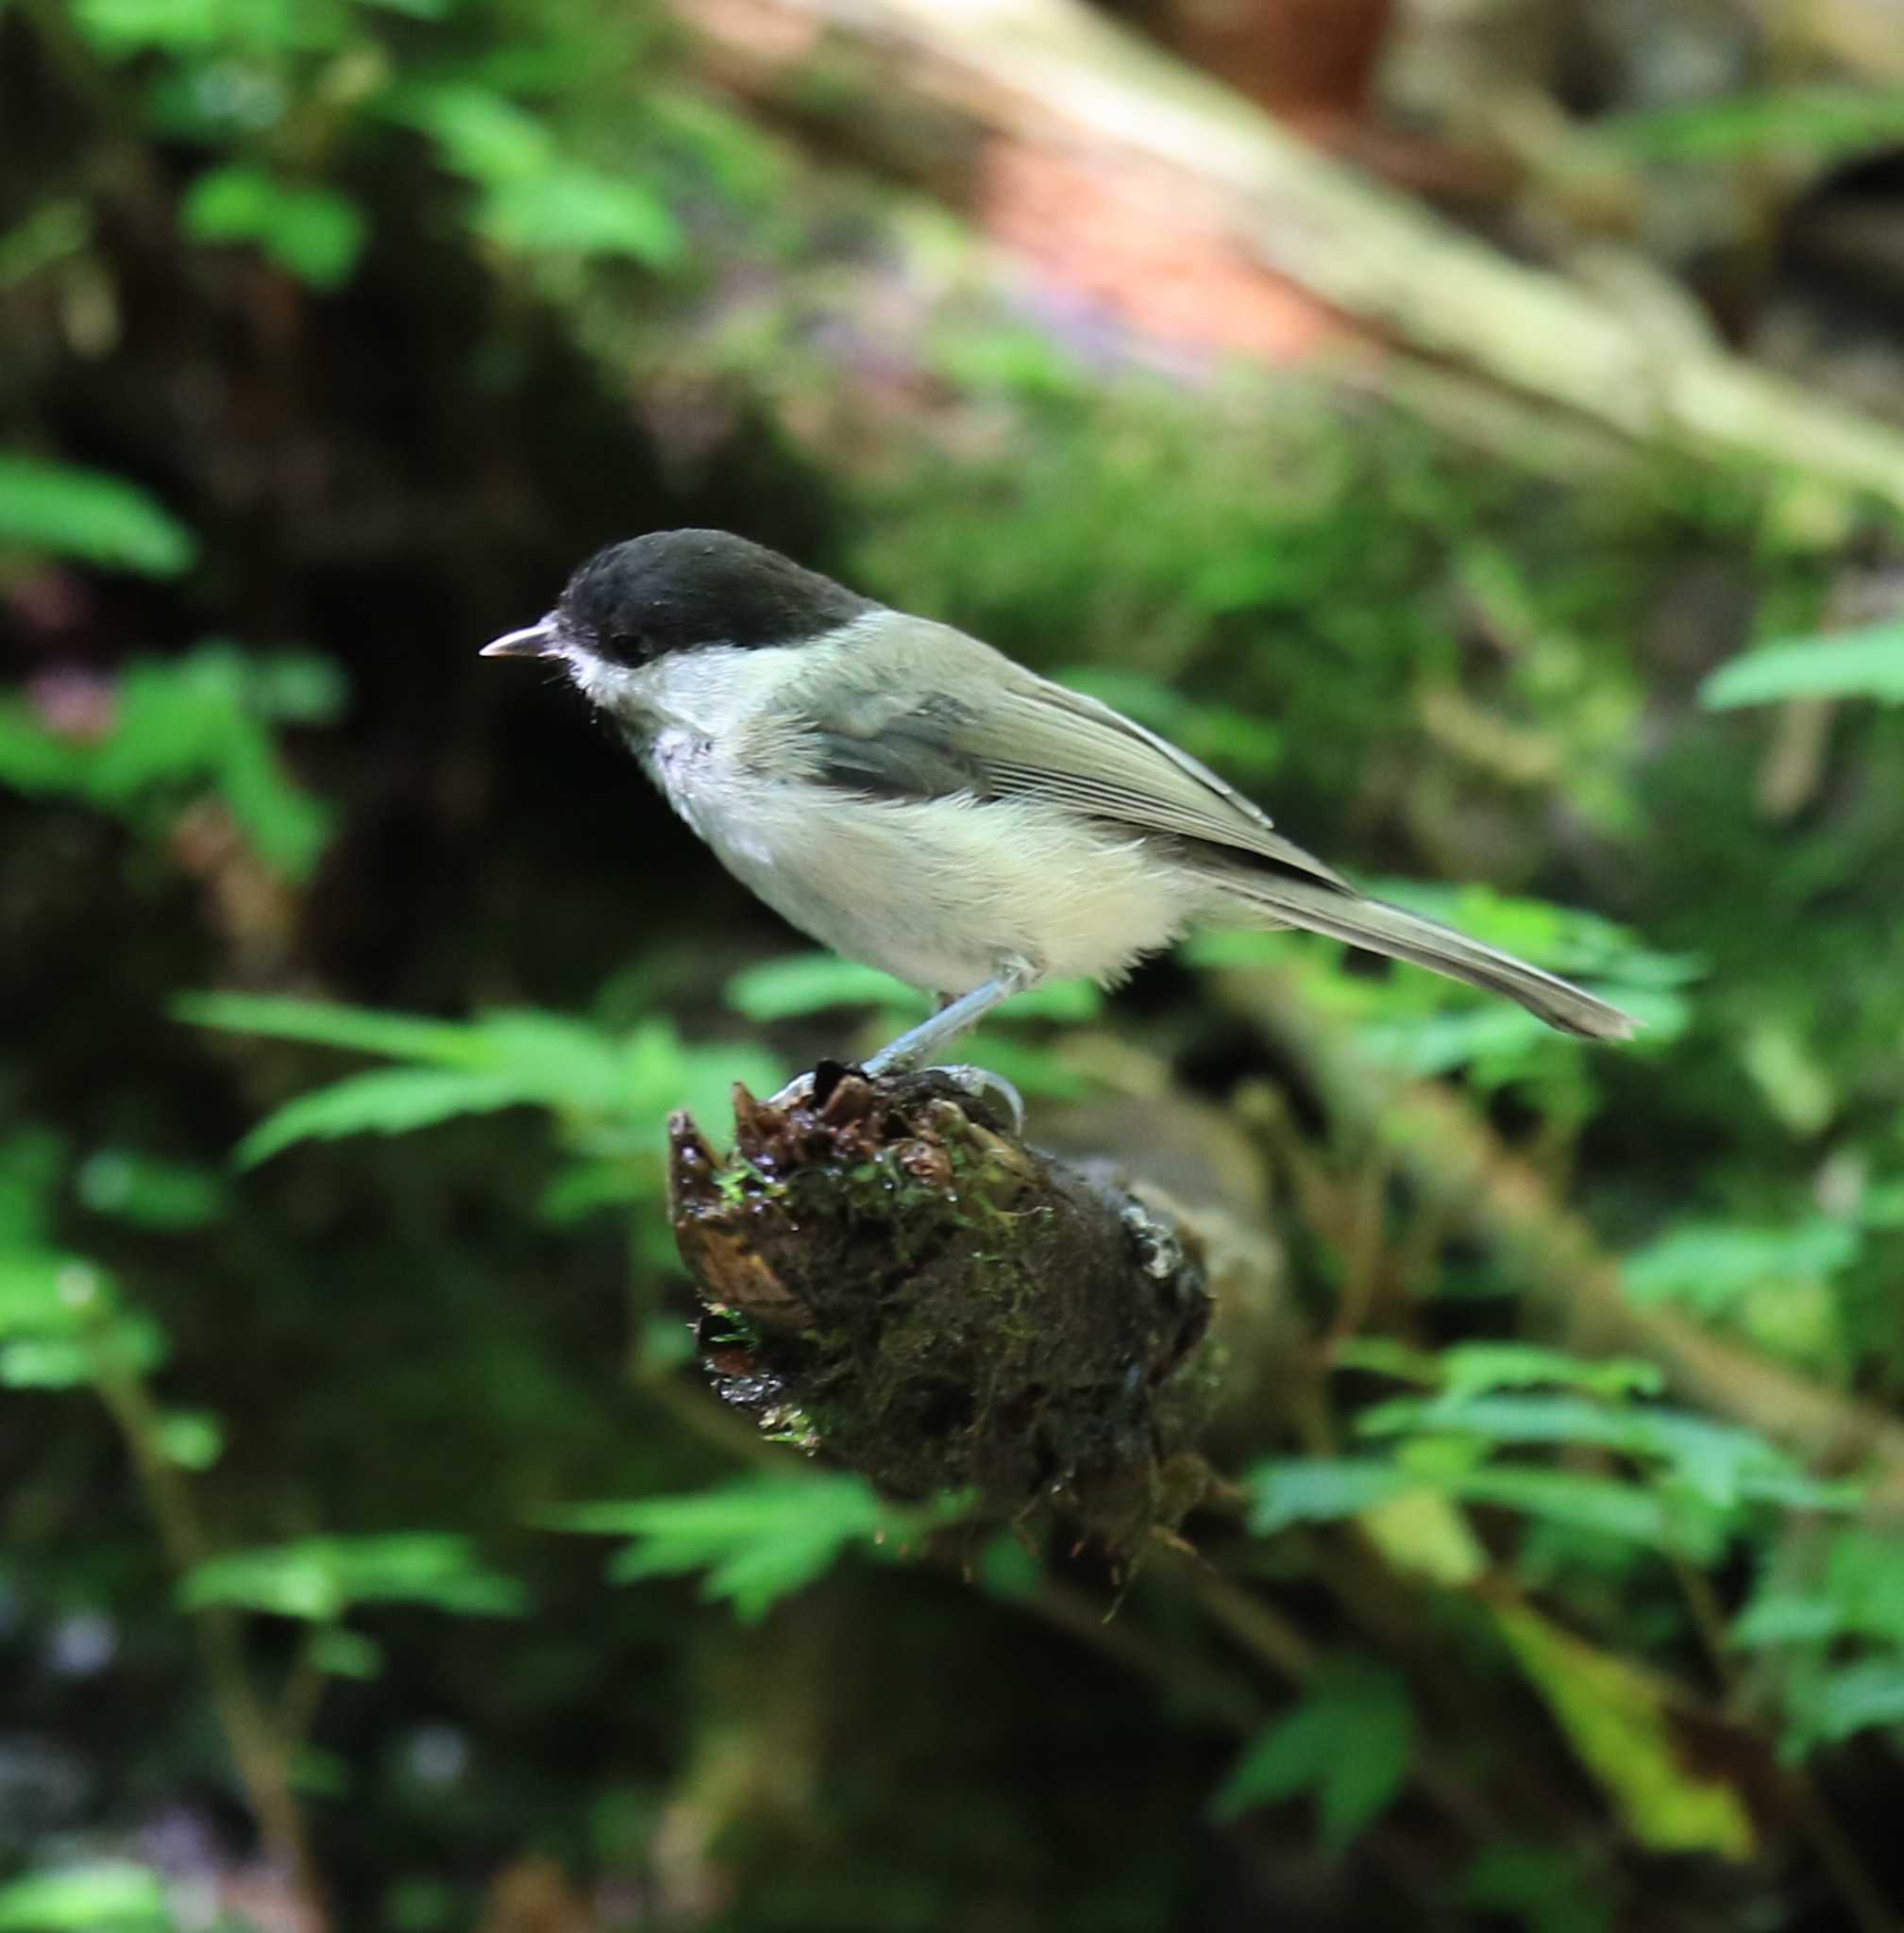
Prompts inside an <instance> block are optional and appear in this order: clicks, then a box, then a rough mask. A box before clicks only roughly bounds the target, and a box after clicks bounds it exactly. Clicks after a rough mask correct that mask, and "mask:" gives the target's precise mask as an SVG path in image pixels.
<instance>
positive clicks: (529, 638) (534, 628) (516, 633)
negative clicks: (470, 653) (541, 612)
mask: <svg viewBox="0 0 1904 1933" xmlns="http://www.w3.org/2000/svg"><path fill="white" fill-rule="evenodd" d="M561 655H562V632H561V630H560V628H559V627H558V626H557V624H556V621H555V613H554V612H552V611H551V612H550V613H549V614H548V615H547V616H546V617H542V618H538V619H537V620H536V622H535V623H533V624H531V625H527V626H525V627H524V628H523V629H522V630H506V631H504V632H503V634H502V635H501V636H500V637H499V638H491V639H490V641H489V642H488V644H486V645H484V646H483V647H482V649H481V650H480V651H479V652H478V653H477V656H478V657H480V658H559V657H561Z"/></svg>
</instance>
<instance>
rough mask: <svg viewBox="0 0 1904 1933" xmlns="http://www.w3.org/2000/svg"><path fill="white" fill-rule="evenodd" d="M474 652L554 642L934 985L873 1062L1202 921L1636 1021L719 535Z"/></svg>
mask: <svg viewBox="0 0 1904 1933" xmlns="http://www.w3.org/2000/svg"><path fill="white" fill-rule="evenodd" d="M481 655H483V656H484V657H491V658H540V659H551V660H554V661H557V662H558V663H559V664H561V666H562V667H563V668H564V670H565V672H566V674H567V676H568V678H569V679H570V681H572V682H573V684H574V685H575V687H576V689H577V690H578V691H580V692H581V695H582V697H583V698H586V699H587V700H588V701H589V702H590V703H591V704H592V705H594V706H595V707H596V708H597V709H598V711H599V713H600V714H602V715H603V716H604V717H605V718H606V719H607V720H608V721H609V723H610V724H611V725H612V727H613V729H614V730H615V731H616V732H618V734H619V735H620V736H621V738H622V739H623V740H624V742H625V743H626V745H627V747H628V748H629V749H630V751H632V753H633V755H634V757H635V758H636V759H637V760H638V761H639V763H640V765H642V768H643V769H644V770H645V771H646V772H647V774H648V776H649V778H650V779H651V780H652V781H653V782H654V783H655V785H656V786H657V787H658V788H659V789H660V791H661V793H662V795H663V796H664V797H665V798H666V800H667V802H668V804H669V805H670V806H672V807H673V809H674V810H675V812H676V813H678V814H679V815H680V816H681V817H682V819H683V820H685V821H686V823H687V824H688V826H690V827H691V828H692V829H693V831H694V832H696V833H697V834H699V837H700V838H701V839H702V840H703V841H704V842H705V843H706V844H707V846H708V847H709V848H710V849H712V851H713V852H714V854H715V856H716V858H717V859H718V860H719V861H720V863H721V864H722V865H723V866H725V867H726V868H727V870H728V871H729V872H730V873H732V874H733V876H734V877H735V878H736V879H737V880H739V881H740V882H742V883H743V884H744V885H746V886H748V887H750V889H751V890H752V891H753V892H754V893H755V894H757V895H758V896H759V897H760V898H761V899H764V900H765V901H766V902H767V905H769V906H770V907H772V908H773V910H774V911H775V912H777V913H779V914H780V915H781V916H783V917H784V918H785V919H786V920H787V921H788V922H789V923H790V924H792V925H793V926H795V927H797V928H799V929H800V931H801V932H802V933H807V934H809V935H810V936H811V937H812V938H814V939H816V940H818V941H819V942H821V944H823V945H825V946H827V947H830V948H832V949H833V950H834V951H835V952H838V953H841V954H843V955H845V956H846V957H847V958H849V959H851V960H857V961H860V962H862V963H864V964H866V965H868V966H871V967H879V968H881V969H883V970H884V971H885V972H887V973H889V974H891V975H893V976H894V977H896V978H897V979H899V980H901V981H904V982H906V983H909V984H911V985H913V986H915V987H918V988H919V989H921V990H923V991H925V992H926V993H928V994H931V995H935V996H936V997H937V999H938V1001H939V1003H940V1004H939V1008H938V1011H937V1012H936V1013H935V1014H934V1015H932V1016H931V1017H929V1018H928V1019H926V1020H924V1021H922V1022H921V1023H920V1024H919V1025H918V1026H917V1027H914V1028H912V1029H910V1030H908V1031H907V1032H906V1033H904V1034H901V1035H900V1036H899V1037H898V1038H897V1039H896V1040H893V1041H892V1042H890V1043H888V1044H887V1045H886V1046H885V1048H883V1049H882V1050H881V1051H879V1052H878V1053H876V1054H874V1055H873V1056H872V1057H871V1058H870V1059H868V1061H867V1062H866V1063H865V1064H864V1066H865V1071H866V1072H867V1073H868V1075H870V1076H873V1077H875V1078H878V1077H883V1076H889V1075H893V1074H897V1073H901V1072H909V1071H912V1070H916V1069H918V1068H922V1067H928V1066H932V1065H934V1064H935V1061H936V1057H937V1056H938V1055H940V1054H941V1053H942V1052H943V1051H945V1050H946V1049H947V1048H948V1047H949V1046H950V1045H951V1044H952V1042H953V1041H954V1040H956V1039H957V1038H958V1037H959V1035H961V1034H964V1033H965V1032H966V1031H967V1030H968V1029H969V1028H970V1027H972V1026H975V1025H976V1024H977V1023H978V1021H979V1020H980V1019H981V1018H982V1017H984V1016H985V1015H986V1014H988V1013H989V1012H990V1011H991V1010H992V1009H993V1008H995V1007H997V1006H998V1005H1000V1004H1001V1003H1002V1002H1003V1001H1004V1000H1009V999H1011V998H1012V997H1013V996H1014V995H1017V994H1019V993H1022V992H1024V991H1026V990H1027V989H1029V988H1031V987H1034V986H1036V985H1037V984H1038V983H1040V982H1043V981H1047V980H1062V979H1070V978H1074V977H1088V978H1090V979H1092V980H1095V981H1097V982H1098V983H1100V984H1104V985H1114V984H1116V983H1118V982H1119V981H1120V980H1121V979H1122V978H1123V976H1124V975H1125V974H1126V973H1128V971H1129V970H1130V968H1131V967H1133V966H1134V965H1135V964H1136V963H1137V961H1138V960H1140V959H1142V958H1144V957H1145V956H1146V955H1148V954H1152V953H1155V952H1158V951H1160V950H1163V949H1165V948H1167V947H1169V946H1171V944H1172V943H1174V942H1175V941H1176V940H1177V939H1178V938H1180V937H1181V936H1183V935H1184V934H1186V933H1188V932H1190V931H1192V930H1195V929H1203V928H1212V927H1229V928H1238V927H1242V928H1284V927H1296V928H1303V929H1306V930H1307V931H1309V932H1312V933H1323V934H1326V935H1327V936H1328V937H1330V938H1332V939H1336V940H1341V941H1346V942H1347V943H1348V944H1349V945H1351V946H1354V947H1360V948H1364V949H1366V950H1370V951H1372V952H1375V953H1380V954H1385V955H1387V956H1388V957H1389V958H1390V959H1394V960H1399V961H1404V962H1407V963H1408V964H1409V965H1412V966H1416V967H1428V968H1430V969H1431V970H1433V971H1434V972H1437V973H1441V974H1445V975H1447V976H1449V977H1450V978H1452V979H1454V980H1458V981H1463V982H1465V983H1467V984H1469V985H1470V986H1475V987H1481V988H1484V989H1486V990H1487V991H1488V992H1490V993H1496V994H1503V995H1505V996H1506V997H1507V998H1508V999H1509V1000H1517V1001H1518V1002H1519V1003H1520V1004H1521V1005H1522V1006H1523V1007H1525V1008H1526V1009H1527V1010H1528V1011H1529V1012H1530V1013H1532V1014H1535V1015H1537V1016H1538V1017H1540V1018H1541V1019H1542V1020H1543V1021H1545V1022H1546V1023H1547V1025H1548V1026H1550V1027H1553V1028H1557V1029H1559V1031H1560V1032H1561V1033H1563V1034H1575V1035H1578V1036H1580V1037H1582V1038H1584V1039H1587V1040H1592V1041H1618V1040H1625V1039H1627V1038H1629V1037H1631V1035H1632V1034H1633V1033H1634V1031H1635V1029H1636V1026H1637V1024H1638V1023H1637V1022H1636V1021H1635V1019H1634V1018H1633V1017H1632V1016H1630V1015H1628V1014H1626V1013H1624V1012H1622V1011H1621V1010H1620V1009H1619V1008H1618V1007H1615V1006H1612V1005H1610V1004H1609V1002H1608V1001H1606V1000H1601V999H1599V998H1598V997H1597V996H1596V995H1593V994H1591V993H1589V992H1587V991H1586V990H1585V989H1584V988H1581V987H1578V986H1575V985H1574V984H1572V983H1570V982H1568V981H1565V980H1562V979H1560V978H1559V977H1558V976H1557V975H1555V974H1552V973H1548V972H1545V971H1543V970H1542V968H1540V967H1534V966H1531V965H1529V964H1528V963H1527V962H1526V961H1525V960H1519V959H1516V958H1515V957H1514V956H1513V955H1512V954H1510V953H1506V952H1503V951H1501V950H1499V949H1498V948H1494V947H1490V946H1486V945H1484V944H1482V943H1481V942H1480V941H1478V940H1475V939H1472V938H1470V937H1469V936H1468V935H1467V934H1465V933H1458V932H1457V931H1455V930H1454V929H1453V928H1450V927H1447V926H1443V925H1441V924H1439V923H1438V922H1436V921H1434V920H1431V919H1427V918H1424V917H1423V916H1421V915H1419V914H1415V913H1410V912H1407V911H1405V910H1404V909H1403V908H1401V907H1398V906H1392V905H1389V904H1387V903H1385V902H1384V901H1382V900H1380V899H1373V898H1371V897H1370V896H1369V895H1367V894H1365V893H1363V892H1361V891H1360V890H1359V889H1358V888H1356V886H1355V885H1354V884H1353V883H1351V882H1350V881H1349V880H1347V879H1345V878H1344V877H1343V876H1342V874H1340V872H1338V871H1337V870H1336V869H1335V868H1334V867H1333V866H1329V865H1327V864H1325V863H1324V862H1323V860H1321V859H1318V858H1317V857H1316V856H1315V855H1314V854H1312V853H1310V852H1308V851H1306V850H1305V849H1304V848H1302V847H1301V846H1299V845H1297V844H1295V843H1294V842H1293V841H1292V840H1290V839H1289V838H1287V837H1286V836H1285V835H1284V834H1283V833H1282V832H1278V831H1277V829H1276V828H1275V826H1274V825H1273V824H1272V821H1271V820H1270V818H1269V815H1267V814H1266V813H1264V812H1263V811H1262V810H1261V809H1260V808H1259V807H1257V806H1256V805H1255V804H1254V803H1253V802H1252V801H1251V800H1250V799H1248V798H1245V797H1244V796H1243V795H1242V794H1241V793H1240V792H1238V790H1237V789H1236V788H1235V787H1234V786H1232V785H1230V784H1228V783H1226V782H1224V781H1223V780H1222V779H1221V778H1219V777H1218V776H1217V774H1216V773H1214V772H1212V771H1210V770H1209V769H1208V768H1207V767H1206V766H1205V765H1201V764H1199V763H1198V761H1197V760H1195V759H1193V758H1192V757H1190V755H1189V754H1188V752H1186V751H1184V750H1182V749H1181V748H1178V747H1177V746H1174V745H1172V744H1171V742H1170V741H1169V740H1168V739H1166V738H1163V737H1161V736H1160V735H1159V734H1158V733H1156V732H1154V731H1149V730H1147V729H1146V728H1145V727H1144V726H1142V725H1139V724H1137V722H1136V721H1135V720H1134V719H1131V718H1128V717H1126V716H1124V714H1122V713H1120V712H1118V711H1116V710H1114V709H1113V708H1112V707H1110V706H1109V705H1106V704H1102V703H1100V702H1099V701H1098V700H1097V699H1095V698H1087V697H1086V696H1084V695H1083V694H1082V693H1079V692H1075V691H1071V690H1070V689H1068V688H1067V687H1066V686H1064V685H1062V684H1058V683H1055V682H1053V681H1052V680H1050V679H1048V678H1043V677H1040V676H1039V675H1038V674H1037V673H1036V672H1035V671H1031V670H1028V669H1027V668H1026V667H1025V666H1023V665H1021V664H1018V663H1017V662H1016V661H1015V660H1013V659H1011V658H1008V657H1007V656H1005V654H1004V653H1003V652H1002V651H998V650H995V649H994V648H993V647H991V646H989V645H987V644H985V643H982V642H981V641H980V640H979V639H977V638H974V637H970V636H969V635H968V634H967V633H966V632H964V631H962V630H956V629H955V628H954V627H952V625H949V624H942V623H938V622H936V621H935V620H933V619H931V618H926V617H918V616H914V615H911V614H908V613H905V612H902V611H896V610H893V609H892V608H890V607H889V606H887V605H885V604H882V603H880V602H879V601H878V600H876V599H874V598H871V597H864V596H862V595H860V594H859V593H858V592H855V591H852V590H851V589H849V588H848V587H847V586H846V585H844V584H841V583H839V582H836V581H835V580H834V579H832V578H830V577H826V576H824V575H822V574H821V573H820V572H818V571H814V570H809V569H807V568H805V567H804V566H802V565H801V564H799V563H795V562H794V561H793V560H792V559H790V558H787V557H784V556H783V555H781V554H780V553H779V552H778V551H776V550H772V549H769V548H767V546H764V545H760V544H756V543H753V542H751V541H750V540H749V539H747V538H744V537H739V536H735V535H733V534H732V533H731V532H728V531H725V530H712V529H680V530H660V531H651V532H649V533H648V534H646V535H643V536H638V537H632V538H630V539H627V540H626V541H624V542H620V543H615V544H611V545H609V546H606V547H605V548H603V549H601V550H598V551H597V552H596V553H595V554H594V555H593V556H591V557H589V558H588V559H587V560H586V561H585V562H583V563H581V565H580V566H579V567H578V568H577V569H576V570H575V572H574V573H573V575H572V576H571V577H570V578H569V580H568V581H567V584H566V585H565V587H564V590H563V592H562V594H561V596H560V597H559V598H558V599H557V601H556V603H555V606H554V608H553V609H552V610H550V611H548V613H547V614H545V615H544V616H542V617H541V618H539V619H538V620H537V621H536V622H535V623H533V624H531V625H528V626H525V627H524V628H523V629H521V630H512V631H509V632H506V633H505V634H504V635H502V636H500V637H497V638H496V639H494V640H492V641H491V642H490V643H489V644H486V645H484V646H483V647H482V651H481ZM962 1071H970V1070H962Z"/></svg>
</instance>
